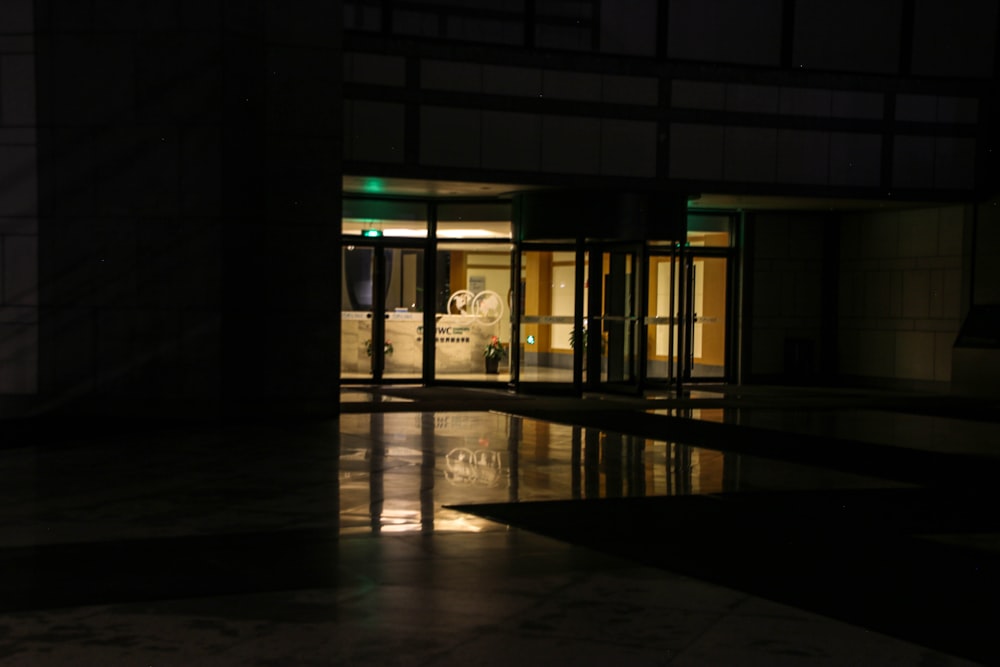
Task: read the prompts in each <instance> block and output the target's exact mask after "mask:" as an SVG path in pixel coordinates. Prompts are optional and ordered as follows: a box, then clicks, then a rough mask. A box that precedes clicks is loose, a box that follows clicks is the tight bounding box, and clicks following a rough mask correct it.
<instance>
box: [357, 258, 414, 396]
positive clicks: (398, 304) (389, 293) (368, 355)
mask: <svg viewBox="0 0 1000 667" xmlns="http://www.w3.org/2000/svg"><path fill="white" fill-rule="evenodd" d="M342 260H343V266H344V291H345V292H346V294H345V295H344V296H345V298H344V299H343V305H342V308H343V310H342V313H341V336H340V356H341V376H342V377H343V378H344V379H348V380H350V379H356V380H372V381H376V382H378V381H381V380H383V379H387V380H419V379H420V378H421V377H422V376H423V338H424V335H423V333H424V322H423V318H424V316H423V310H424V305H423V293H424V290H423V275H424V251H423V248H420V247H413V246H406V245H400V244H398V242H397V243H394V244H391V245H390V244H388V243H370V244H364V245H360V244H354V245H347V246H344V248H343V256H342Z"/></svg>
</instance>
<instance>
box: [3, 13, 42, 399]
mask: <svg viewBox="0 0 1000 667" xmlns="http://www.w3.org/2000/svg"><path fill="white" fill-rule="evenodd" d="M33 21H34V11H33V2H32V1H31V0H4V2H2V3H0V395H10V394H33V393H35V392H36V391H37V388H38V217H37V216H38V173H37V153H38V149H37V143H36V142H37V139H36V131H35V124H36V122H35V46H34V34H33V33H34V25H33Z"/></svg>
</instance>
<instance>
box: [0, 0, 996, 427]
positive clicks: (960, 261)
mask: <svg viewBox="0 0 1000 667" xmlns="http://www.w3.org/2000/svg"><path fill="white" fill-rule="evenodd" d="M998 25H1000V16H998V9H997V5H996V3H995V2H992V1H990V0H962V1H960V2H954V1H952V2H945V1H943V0H889V1H887V2H880V3H867V2H861V1H860V0H857V1H855V0H850V1H849V2H825V1H823V0H762V1H760V2H753V3H747V2H740V1H738V0H669V1H664V2H656V1H655V0H468V1H464V2H459V1H450V2H449V1H445V0H413V1H406V2H404V1H402V0H343V1H341V2H319V1H313V2H310V1H305V0H303V1H302V2H296V3H278V2H246V1H244V2H236V1H232V2H225V1H223V2H219V3H207V4H206V3H194V2H187V1H185V0H175V1H174V2H153V1H150V2H93V3H79V2H71V1H69V0H11V1H10V2H5V3H4V4H3V7H2V8H0V186H2V187H0V248H2V253H0V268H2V270H0V277H2V278H0V410H2V414H3V415H5V416H23V415H31V414H49V413H55V414H58V413H73V414H79V413H84V414H177V415H217V414H244V413H253V414H258V413H260V412H261V411H264V412H266V413H273V414H294V415H328V414H336V412H337V409H338V408H337V398H338V389H339V386H340V385H341V383H350V382H357V383H369V382H413V383H418V382H419V383H463V384H467V383H472V384H486V385H496V384H510V385H512V386H514V387H515V388H517V389H519V390H525V391H530V390H533V389H539V390H546V391H550V390H564V391H569V392H578V391H581V390H584V389H588V388H589V389H598V390H608V391H630V392H634V391H642V390H645V389H649V388H656V387H675V388H676V387H677V386H678V385H680V386H684V385H685V384H690V383H695V382H701V381H712V382H741V383H751V382H772V381H796V382H823V383H848V382H865V383H881V384H887V385H906V386H915V387H928V388H935V389H953V390H955V391H966V392H973V393H982V392H991V391H993V389H992V387H991V384H992V383H991V378H992V377H994V376H995V375H996V372H1000V363H998V361H997V359H996V358H995V350H996V349H997V348H998V346H1000V344H998V342H997V341H998V334H997V331H998V328H1000V327H998V324H997V323H998V322H1000V316H998V315H997V310H998V309H1000V275H998V269H997V268H996V267H997V266H1000V264H998V263H997V262H996V261H995V260H996V258H997V255H998V250H1000V243H998V239H997V238H996V237H997V235H998V231H997V230H998V229H1000V207H998V198H997V193H998V191H1000V184H998V173H1000V170H998V167H997V156H996V150H995V145H996V138H997V123H996V120H995V119H996V118H997V117H998V114H997V112H998V91H997V84H996V70H997V60H998V55H997V54H998V49H997V35H998ZM494 336H495V337H496V338H497V344H498V345H499V349H500V350H501V352H499V353H498V356H499V357H500V359H499V362H500V363H499V368H498V369H497V372H496V373H494V372H492V371H487V369H486V367H485V360H484V358H483V357H484V355H483V351H484V348H485V346H486V345H487V344H488V343H489V342H490V341H491V340H492V339H493V337H494Z"/></svg>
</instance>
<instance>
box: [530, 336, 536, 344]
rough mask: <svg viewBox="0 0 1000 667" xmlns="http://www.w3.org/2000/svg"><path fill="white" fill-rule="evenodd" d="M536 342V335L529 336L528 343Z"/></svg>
mask: <svg viewBox="0 0 1000 667" xmlns="http://www.w3.org/2000/svg"><path fill="white" fill-rule="evenodd" d="M534 344H535V337H534V336H528V345H534Z"/></svg>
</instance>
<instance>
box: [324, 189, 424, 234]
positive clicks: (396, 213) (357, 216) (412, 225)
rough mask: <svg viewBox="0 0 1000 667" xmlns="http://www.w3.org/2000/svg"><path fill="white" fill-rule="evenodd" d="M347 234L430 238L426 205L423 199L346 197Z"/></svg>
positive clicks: (343, 228) (344, 219)
mask: <svg viewBox="0 0 1000 667" xmlns="http://www.w3.org/2000/svg"><path fill="white" fill-rule="evenodd" d="M342 211H343V215H342V218H341V220H342V222H341V231H342V233H343V235H344V236H345V237H351V236H360V237H371V238H383V237H384V238H427V205H426V204H424V203H422V202H408V201H387V200H377V199H345V200H344V203H343V209H342Z"/></svg>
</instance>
